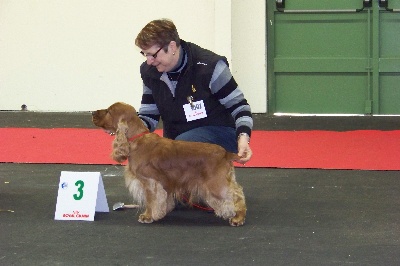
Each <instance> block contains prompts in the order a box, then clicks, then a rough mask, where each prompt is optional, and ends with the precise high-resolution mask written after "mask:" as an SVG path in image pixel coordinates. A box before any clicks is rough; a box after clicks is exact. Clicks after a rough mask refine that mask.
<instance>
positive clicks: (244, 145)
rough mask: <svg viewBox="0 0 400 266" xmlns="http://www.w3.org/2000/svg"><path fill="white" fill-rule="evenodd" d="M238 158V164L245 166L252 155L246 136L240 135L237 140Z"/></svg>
mask: <svg viewBox="0 0 400 266" xmlns="http://www.w3.org/2000/svg"><path fill="white" fill-rule="evenodd" d="M238 151H239V152H238V156H239V157H240V160H238V163H241V164H245V163H246V162H248V161H249V160H250V158H251V156H252V155H253V152H252V151H251V149H250V144H249V137H248V136H246V135H240V136H239V139H238Z"/></svg>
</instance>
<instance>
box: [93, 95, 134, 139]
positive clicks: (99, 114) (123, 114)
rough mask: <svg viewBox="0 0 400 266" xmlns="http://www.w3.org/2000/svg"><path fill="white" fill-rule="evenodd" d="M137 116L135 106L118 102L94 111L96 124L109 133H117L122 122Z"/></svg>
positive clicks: (94, 122)
mask: <svg viewBox="0 0 400 266" xmlns="http://www.w3.org/2000/svg"><path fill="white" fill-rule="evenodd" d="M135 116H137V113H136V110H135V108H133V106H131V105H129V104H126V103H122V102H117V103H114V104H113V105H111V106H110V107H108V108H107V109H101V110H97V111H94V112H92V121H93V124H94V125H95V126H98V127H101V128H103V129H104V130H105V131H106V132H107V133H109V134H115V132H116V131H117V129H118V127H119V124H120V123H126V122H127V121H129V120H131V119H132V118H133V117H135Z"/></svg>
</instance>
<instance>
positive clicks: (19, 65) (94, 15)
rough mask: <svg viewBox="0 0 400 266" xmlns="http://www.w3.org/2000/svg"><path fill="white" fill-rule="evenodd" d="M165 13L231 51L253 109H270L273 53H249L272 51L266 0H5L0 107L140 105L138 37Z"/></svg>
mask: <svg viewBox="0 0 400 266" xmlns="http://www.w3.org/2000/svg"><path fill="white" fill-rule="evenodd" d="M248 2H250V3H251V4H249V3H248ZM243 8H244V9H245V11H244V12H243ZM252 12H253V13H252ZM254 12H255V13H254ZM163 17H165V18H170V19H172V20H173V21H174V23H175V24H176V26H177V28H178V31H179V34H180V36H181V38H182V39H184V40H187V41H190V42H194V43H197V44H199V45H200V46H203V47H204V48H208V49H210V50H213V51H215V52H217V53H220V54H222V55H225V56H227V57H228V60H229V61H230V62H231V69H232V72H233V73H234V76H235V78H236V79H237V81H238V83H239V86H240V87H241V88H242V90H243V91H244V92H245V95H246V98H247V99H248V100H249V102H250V104H251V105H252V110H253V112H256V113H260V112H265V110H266V96H265V94H266V85H265V84H266V74H265V57H263V56H260V57H257V58H254V59H252V58H251V57H249V49H251V50H252V51H254V49H256V50H257V54H258V53H260V55H262V54H265V37H264V36H265V27H264V26H261V25H264V24H265V4H264V1H263V0H252V1H246V0H243V1H239V0H171V1H163V0H149V1H133V0H118V1H112V0H68V1H67V0H19V1H15V0H0V110H19V109H20V106H21V105H22V104H26V105H27V106H28V109H29V110H36V111H89V110H95V109H98V108H103V107H106V106H108V105H110V104H111V103H113V102H115V101H125V102H127V103H130V104H133V105H134V106H138V105H139V104H140V98H141V92H142V86H141V79H140V75H139V66H140V64H141V62H142V61H143V58H142V56H141V55H140V54H139V49H138V48H137V47H136V46H135V45H134V39H135V37H136V35H137V33H138V32H139V31H140V30H141V28H142V27H143V26H144V25H145V24H146V23H148V22H149V21H151V20H153V19H157V18H163ZM253 23H254V24H253ZM252 25H253V26H252ZM254 25H256V26H255V27H254ZM249 29H251V32H252V36H249V35H248V34H249V32H248V31H249ZM253 34H255V35H256V36H254V35H253ZM248 37H251V38H252V40H254V42H253V43H252V44H251V46H249V45H248V40H246V38H248ZM249 59H252V60H250V61H249ZM260 66H262V67H261V69H259V67H260ZM250 70H252V71H251V72H250Z"/></svg>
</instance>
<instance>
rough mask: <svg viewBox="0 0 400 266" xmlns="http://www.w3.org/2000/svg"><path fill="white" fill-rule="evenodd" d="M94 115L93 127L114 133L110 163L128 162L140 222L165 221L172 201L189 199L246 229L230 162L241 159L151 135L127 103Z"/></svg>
mask: <svg viewBox="0 0 400 266" xmlns="http://www.w3.org/2000/svg"><path fill="white" fill-rule="evenodd" d="M92 116H93V123H94V124H95V125H96V126H98V127H101V128H103V129H105V130H106V131H108V132H109V133H115V139H114V141H113V152H112V154H111V156H112V158H113V159H114V160H115V161H117V162H123V161H125V160H128V165H127V166H126V170H125V183H126V186H127V188H128V189H129V191H130V193H131V194H132V196H133V198H134V199H135V200H136V201H137V203H138V204H139V205H141V206H143V208H144V209H145V211H144V212H143V213H142V214H140V216H139V222H141V223H151V222H153V221H157V220H159V219H161V218H163V217H164V216H165V215H166V214H167V213H168V212H170V211H172V210H173V209H174V207H175V199H180V198H181V197H182V196H183V195H188V194H189V195H190V197H191V200H192V199H196V200H199V199H200V200H203V201H204V202H206V203H207V204H208V205H209V206H210V207H212V208H213V209H214V211H215V214H216V215H217V216H219V217H222V218H224V219H229V223H230V225H232V226H240V225H243V224H244V221H245V216H246V203H245V197H244V194H243V189H242V187H241V186H240V185H239V184H238V183H237V182H236V179H235V170H234V166H233V163H232V161H235V160H238V159H239V157H238V156H237V155H236V154H233V153H229V152H227V151H226V150H225V149H223V148H222V147H220V146H218V145H214V144H208V143H199V142H187V141H177V140H171V139H167V138H163V137H160V136H158V135H157V134H155V133H149V130H148V129H147V128H146V127H145V125H144V124H143V122H142V120H141V119H140V118H139V117H138V116H137V113H136V110H135V109H134V108H133V107H132V106H130V105H128V104H125V103H121V102H118V103H115V104H113V105H111V106H110V107H109V108H107V109H102V110H97V111H95V112H93V115H92ZM135 136H136V138H135ZM129 139H130V140H129Z"/></svg>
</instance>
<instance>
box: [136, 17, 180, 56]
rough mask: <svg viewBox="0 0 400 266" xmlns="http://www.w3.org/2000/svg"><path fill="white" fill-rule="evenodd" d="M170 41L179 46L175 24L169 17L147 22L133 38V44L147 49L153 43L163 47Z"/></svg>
mask: <svg viewBox="0 0 400 266" xmlns="http://www.w3.org/2000/svg"><path fill="white" fill-rule="evenodd" d="M171 41H175V42H176V46H177V47H179V46H180V38H179V34H178V31H177V29H176V27H175V24H174V23H173V22H172V21H171V20H169V19H157V20H153V21H151V22H149V23H148V24H147V25H146V26H144V28H143V29H142V30H141V31H140V32H139V34H138V35H137V37H136V39H135V44H136V46H138V47H139V48H140V49H148V48H150V47H152V46H153V45H158V46H159V47H162V48H164V49H165V47H167V46H168V45H169V43H170V42H171Z"/></svg>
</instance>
